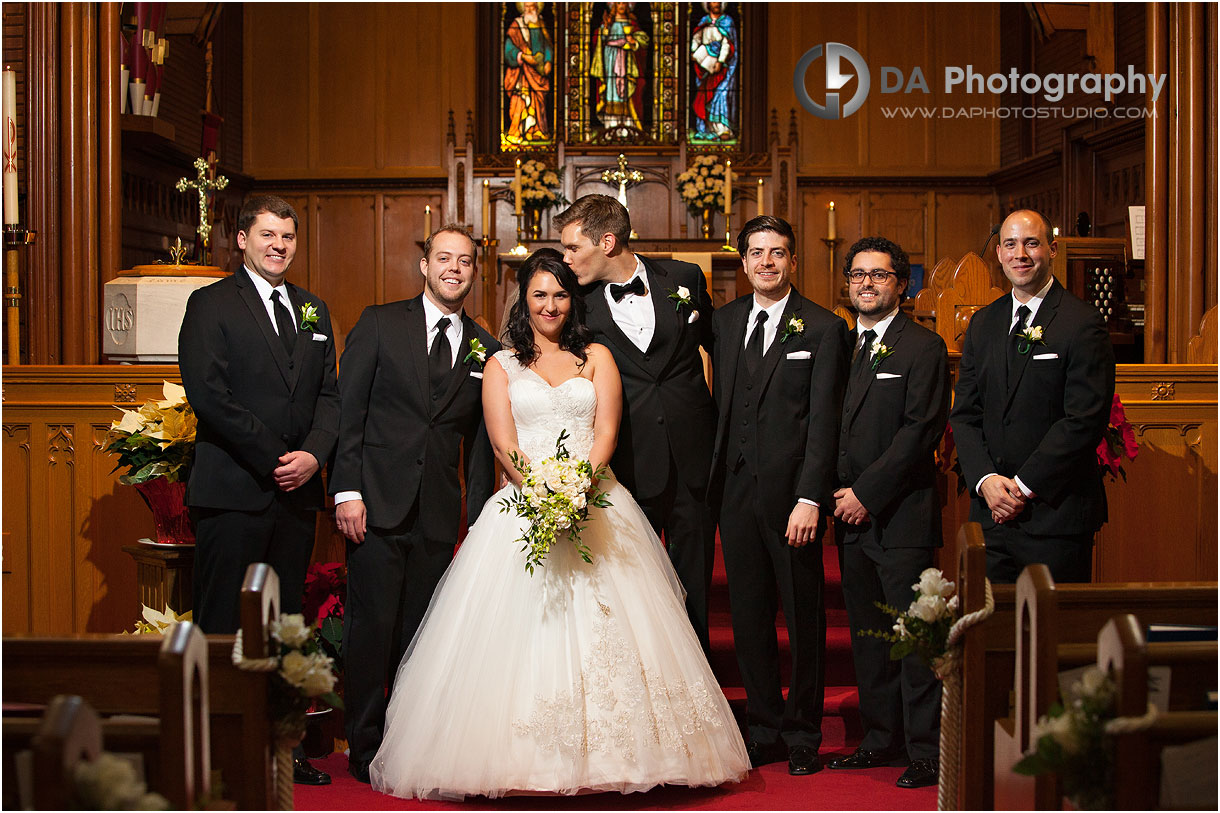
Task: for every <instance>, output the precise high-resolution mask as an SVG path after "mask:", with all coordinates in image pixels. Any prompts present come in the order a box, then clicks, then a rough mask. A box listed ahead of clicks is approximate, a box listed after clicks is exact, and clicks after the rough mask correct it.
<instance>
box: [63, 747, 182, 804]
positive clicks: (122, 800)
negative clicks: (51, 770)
mask: <svg viewBox="0 0 1220 813" xmlns="http://www.w3.org/2000/svg"><path fill="white" fill-rule="evenodd" d="M72 790H73V797H74V801H75V802H76V807H77V809H79V810H169V809H170V803H169V800H168V799H166V798H165V797H164V796H162V795H161V794H159V793H149V792H148V786H147V785H145V784H144V783H143V782H142V781H140V778H139V776H137V775H136V769H135V768H134V767H133V766H132V764H131V762H129V761H128V760H126V759H123V758H122V757H120V756H116V755H115V754H111V753H109V752H106V751H102V752H101V753H99V754H98V755H97V757H96V758H94V759H91V760H82V761H81V762H78V763H77V764H76V767H75V768H74V769H73V772H72Z"/></svg>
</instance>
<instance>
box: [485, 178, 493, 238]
mask: <svg viewBox="0 0 1220 813" xmlns="http://www.w3.org/2000/svg"><path fill="white" fill-rule="evenodd" d="M483 234H485V235H486V234H491V182H490V181H488V180H486V179H484V180H483Z"/></svg>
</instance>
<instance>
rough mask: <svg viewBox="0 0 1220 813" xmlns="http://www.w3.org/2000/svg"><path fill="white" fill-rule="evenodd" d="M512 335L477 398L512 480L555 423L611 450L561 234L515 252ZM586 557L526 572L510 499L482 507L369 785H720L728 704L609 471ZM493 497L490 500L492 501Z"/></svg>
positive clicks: (606, 400) (481, 789)
mask: <svg viewBox="0 0 1220 813" xmlns="http://www.w3.org/2000/svg"><path fill="white" fill-rule="evenodd" d="M519 278H520V296H519V298H518V301H517V303H516V304H515V305H514V306H513V309H512V311H511V315H510V319H509V326H508V330H507V333H508V337H509V344H511V345H512V347H513V348H514V349H512V350H502V351H500V352H499V353H496V354H495V355H494V356H493V357H491V358H490V359H488V361H487V364H486V367H485V370H484V379H483V411H484V416H485V419H486V422H487V429H488V433H489V434H490V436H491V441H492V446H493V448H494V449H495V452H496V455H497V457H498V459H499V460H500V462H501V464H502V465H503V467H504V470H505V472H507V474H508V476H509V478H510V480H511V481H512V482H511V483H510V484H509V485H507V486H505V488H503V489H501V490H500V492H499V493H498V494H496V495H495V496H493V497H492V500H493V501H496V502H500V501H501V500H504V499H505V498H507V497H510V496H511V495H512V494H514V493H516V490H517V487H518V485H519V484H520V482H521V475H520V474H519V473H518V472H517V471H516V470H515V469H514V467H513V465H512V463H511V455H512V454H513V453H514V452H515V453H517V454H518V455H520V456H524V457H525V458H526V459H527V460H542V459H543V458H546V457H549V456H551V455H553V454H555V443H556V440H557V439H558V437H559V435H560V432H561V431H566V432H567V434H568V437H567V438H566V439H565V441H564V443H565V445H566V447H567V449H568V450H569V451H570V452H571V454H572V456H573V458H576V459H582V458H583V459H588V460H590V461H591V463H592V465H593V468H594V470H596V469H597V468H598V467H599V466H600V465H602V464H604V463H606V462H607V461H608V460H609V459H610V455H611V453H612V452H613V451H614V445H615V441H616V439H617V434H618V424H619V416H620V413H621V411H622V386H621V384H620V381H619V375H618V370H617V368H616V367H615V365H614V360H613V358H612V357H611V355H610V352H609V351H608V350H607V349H606V348H605V347H602V346H601V345H598V344H593V343H591V338H590V334H589V332H588V329H587V328H586V327H585V325H584V302H583V300H581V298H580V296H579V295H578V293H577V291H576V285H577V283H576V278H575V276H574V275H573V274H572V271H571V270H570V269H569V268H568V267H567V266H566V265H564V264H563V261H562V255H560V253H559V252H558V251H555V250H553V249H541V250H539V251H537V252H535V253H534V254H533V255H531V256H530V257H529V259H527V260H526V262H525V263H524V264H523V265H522V266H521V270H520V273H519ZM598 487H599V488H600V489H602V490H603V491H605V492H606V493H607V495H608V497H609V499H610V502H611V503H612V504H613V505H612V506H611V507H609V508H597V507H592V508H591V509H590V511H589V517H588V520H587V522H586V523H585V527H584V531H583V532H582V535H581V541H582V542H583V543H584V544H585V545H587V546H588V548H589V551H590V554H591V556H590V558H591V559H592V562H591V563H588V562H585V561H583V560H582V558H581V557H580V555H579V553H578V552H577V551H576V550H575V548H574V547H573V545H572V544H571V543H570V542H569V541H568V540H567V539H566V538H562V537H561V538H559V539H558V540H556V542H555V544H554V545H553V546H552V548H551V550H550V553H549V554H548V555H547V557H546V559H545V560H544V561H543V566H542V567H537V568H535V569H534V573H533V575H530V574H529V573H527V572H526V568H525V556H526V554H525V552H524V551H523V550H522V544H523V543H522V542H521V541H520V537H521V535H522V533H523V531H524V530H525V528H526V524H525V521H524V520H522V519H520V518H519V517H517V515H516V514H515V512H513V511H511V510H510V511H508V512H499V511H496V510H488V509H484V511H483V512H482V513H481V514H480V517H479V520H478V522H476V523H475V525H474V526H473V527H472V528H471V529H470V533H469V534H468V535H467V537H466V541H465V542H464V543H463V544H462V546H461V548H460V549H459V551H458V553H457V555H456V556H455V557H454V560H453V562H452V563H451V564H450V566H449V569H448V570H447V571H446V573H445V576H444V578H443V579H442V580H441V583H440V586H439V587H438V588H437V590H436V593H435V594H434V595H433V597H432V602H431V604H430V605H429V607H428V612H427V614H426V616H425V617H424V621H423V624H422V625H421V626H420V629H419V632H418V633H417V634H416V636H415V639H414V640H413V641H412V642H411V645H410V647H409V648H408V650H407V653H406V656H405V657H404V658H403V662H402V664H401V665H400V666H399V669H398V674H397V677H396V678H395V681H394V689H393V692H392V693H391V701H390V706H389V709H388V711H387V714H386V732H385V738H384V740H383V741H382V745H381V748H380V750H378V752H377V756H376V757H375V758H374V759H373V762H372V765H371V771H370V772H371V776H372V785H373V787H374V788H376V789H377V790H380V791H383V792H385V793H391V794H394V795H395V796H402V797H418V798H421V799H422V798H427V799H439V798H444V799H460V798H462V797H464V796H467V795H476V794H478V795H483V796H489V797H496V796H503V795H505V794H510V793H513V792H519V793H531V792H533V793H538V792H553V793H562V794H575V793H578V792H589V791H619V792H622V793H629V792H632V791H643V790H647V789H649V788H651V787H654V786H656V785H660V784H675V785H691V786H712V785H719V784H721V783H724V782H736V781H739V780H741V779H742V778H743V777H744V776H745V774H746V771H747V770H748V768H749V762H748V760H747V757H746V750H745V746H744V744H743V743H742V739H741V735H740V733H739V731H738V728H737V725H736V723H735V722H734V720H733V715H732V712H731V711H730V710H729V706H728V703H727V702H726V701H725V698H724V695H723V694H722V693H721V691H720V687H719V686H718V685H717V683H716V679H715V678H714V677H713V676H712V671H711V669H710V667H709V666H708V663H707V660H706V659H705V658H704V655H703V651H702V649H701V648H700V645H699V641H698V639H697V638H696V637H695V633H694V631H693V630H692V629H691V626H690V622H689V621H688V620H687V616H686V609H685V606H684V604H683V595H682V588H681V586H680V584H679V582H678V579H677V576H676V575H675V574H674V571H673V568H672V566H671V565H670V563H669V558H668V557H667V556H666V555H665V551H664V550H663V549H662V547H661V543H660V540H658V539H657V537H656V535H655V534H654V533H653V531H652V529H651V527H650V526H649V524H648V520H647V519H646V518H645V516H644V514H643V512H642V511H641V510H640V508H639V506H638V505H636V503H635V501H634V500H633V499H632V498H631V495H630V494H629V493H628V492H627V490H626V489H624V488H623V487H622V486H621V485H619V484H618V483H617V482H614V480H613V476H612V475H609V476H608V477H607V478H606V479H603V480H602V481H601V483H600V484H599V485H598ZM489 508H490V507H489Z"/></svg>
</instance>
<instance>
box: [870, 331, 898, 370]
mask: <svg viewBox="0 0 1220 813" xmlns="http://www.w3.org/2000/svg"><path fill="white" fill-rule="evenodd" d="M869 351H870V352H871V353H872V354H873V366H872V369H873V370H874V371H875V370H876V369H877V368H878V367H880V366H881V362H883V361H885V360H886V359H887V358H889V357H890V356H892V355H894V348H892V347H887V346H886V345H885V344H884V343H883V342H882V341H881V340H880V339H873V344H872V346H871V347H869Z"/></svg>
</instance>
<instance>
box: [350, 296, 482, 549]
mask: <svg viewBox="0 0 1220 813" xmlns="http://www.w3.org/2000/svg"><path fill="white" fill-rule="evenodd" d="M422 298H423V297H422V294H421V295H420V296H417V297H415V298H414V299H408V300H403V301H399V302H390V303H388V304H385V305H371V306H369V307H367V308H365V309H364V313H362V314H361V315H360V320H359V321H358V322H357V323H356V326H355V327H353V328H352V331H351V333H349V334H348V336H347V342H346V344H345V345H344V350H343V364H342V367H343V371H342V375H341V376H340V377H339V385H340V391H341V392H342V394H343V417H342V420H341V422H340V428H339V448H338V451H337V452H336V455H335V465H334V468H333V470H332V472H331V477H330V493H331V494H337V493H338V492H340V491H359V492H360V493H361V496H362V497H363V498H364V504H365V508H366V510H367V511H368V515H367V519H368V524H369V525H371V526H374V527H378V528H394V527H397V526H398V525H399V524H400V523H401V522H402V521H403V520H404V519H406V517H407V514H408V513H409V512H410V510H411V508H412V507H413V506H414V505H415V504H416V503H417V502H418V503H419V505H420V509H421V510H420V524H421V528H422V530H423V532H424V533H425V535H426V536H428V537H429V538H432V539H439V540H446V539H452V540H453V541H454V542H456V541H457V537H458V530H459V527H458V526H459V523H460V522H461V512H462V488H461V483H460V482H459V479H458V460H459V457H460V456H461V449H462V448H465V453H466V461H465V462H466V490H467V506H468V511H467V513H468V516H469V519H470V521H471V522H473V521H474V519H475V518H476V517H477V516H478V514H479V510H480V509H481V508H482V507H483V503H485V502H486V501H487V499H488V498H489V497H490V496H491V486H492V476H493V475H492V472H493V460H492V455H491V444H490V443H489V441H488V439H487V431H486V428H485V427H484V425H483V420H482V418H483V401H482V393H483V378H482V370H483V364H482V363H480V362H477V361H476V360H474V359H471V360H469V361H465V360H464V359H465V358H466V355H467V354H468V353H469V352H470V340H471V339H472V338H475V337H477V338H478V339H479V341H480V342H482V344H483V346H484V347H486V348H487V357H488V358H490V357H491V355H492V354H493V353H495V352H496V351H497V350H499V349H500V344H499V343H498V342H497V341H496V340H495V339H493V338H492V337H491V334H490V333H488V332H487V331H485V330H483V328H481V327H479V326H478V325H477V324H476V323H475V322H474V320H472V319H471V318H470V317H468V316H465V315H463V316H462V344H461V346H460V347H459V348H458V363H457V364H456V365H455V366H454V369H453V372H452V373H451V374H450V376H449V378H448V380H447V382H446V384H445V385H444V387H443V389H442V391H441V393H440V394H438V395H437V397H436V398H435V399H434V398H433V395H432V392H431V389H430V387H429V383H428V346H427V336H428V328H427V325H425V324H424V306H423V302H422Z"/></svg>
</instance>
